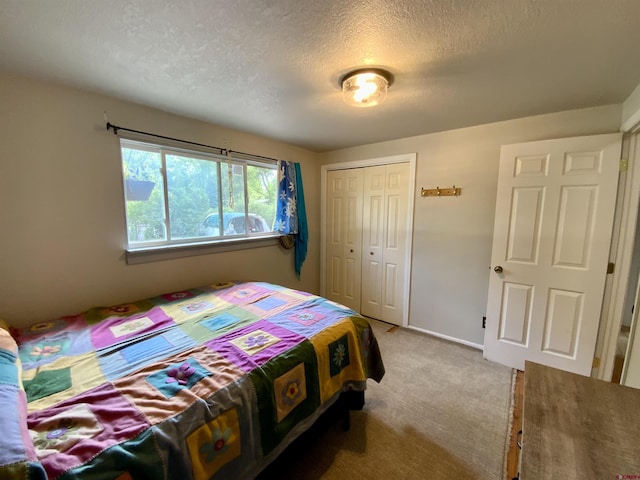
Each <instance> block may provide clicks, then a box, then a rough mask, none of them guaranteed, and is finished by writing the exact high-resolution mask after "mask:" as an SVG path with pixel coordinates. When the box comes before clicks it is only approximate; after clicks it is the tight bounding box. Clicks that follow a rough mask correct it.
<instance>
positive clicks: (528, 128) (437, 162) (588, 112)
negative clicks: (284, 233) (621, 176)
mask: <svg viewBox="0 0 640 480" xmlns="http://www.w3.org/2000/svg"><path fill="white" fill-rule="evenodd" d="M372 114H375V112H374V111H372ZM621 114H622V107H621V105H611V106H604V107H597V108H589V109H582V110H574V111H568V112H561V113H555V114H549V115H541V116H536V117H528V118H522V119H517V120H510V121H505V122H499V123H493V124H488V125H481V126H477V127H471V128H464V129H459V130H451V131H447V132H441V133H434V134H430V135H421V136H416V137H411V138H404V139H401V140H394V141H389V142H382V143H376V144H370V145H363V146H360V147H354V148H347V149H343V150H337V151H333V152H328V153H325V154H321V155H320V163H322V164H327V163H337V162H347V161H354V160H362V159H368V158H376V157H381V156H389V155H398V154H403V153H411V152H416V153H417V172H416V198H415V218H414V234H413V235H414V236H413V260H412V266H411V268H412V276H411V292H410V296H411V299H410V312H409V315H410V317H409V323H410V324H411V325H413V326H415V327H418V328H421V329H424V330H428V331H432V332H436V333H439V334H442V335H446V336H449V337H453V338H457V339H460V340H463V341H465V342H470V343H473V344H482V343H483V341H484V330H483V329H482V317H483V315H485V313H486V305H487V290H488V284H489V272H490V270H489V268H490V262H491V240H492V236H493V217H494V213H495V199H496V188H497V176H498V161H499V156H500V146H501V145H502V144H509V143H518V142H527V141H534V140H543V139H549V138H560V137H570V136H579V135H589V134H597V133H611V132H616V131H618V129H619V127H620V121H621ZM454 184H455V185H456V186H457V187H462V195H461V196H460V197H444V198H436V197H428V198H427V197H425V198H423V197H421V196H420V188H421V187H423V188H435V187H436V186H440V187H450V186H452V185H454Z"/></svg>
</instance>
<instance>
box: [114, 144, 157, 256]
mask: <svg viewBox="0 0 640 480" xmlns="http://www.w3.org/2000/svg"><path fill="white" fill-rule="evenodd" d="M122 167H123V175H124V192H125V203H126V216H127V235H128V238H129V243H130V244H135V243H148V242H156V241H166V240H167V232H166V229H165V216H164V215H165V206H164V179H163V176H162V159H161V155H160V151H159V150H153V149H141V148H127V147H123V148H122Z"/></svg>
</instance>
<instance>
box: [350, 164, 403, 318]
mask: <svg viewBox="0 0 640 480" xmlns="http://www.w3.org/2000/svg"><path fill="white" fill-rule="evenodd" d="M408 184H409V164H408V163H396V164H391V165H381V166H377V167H368V168H366V169H365V173H364V205H363V223H362V227H363V238H362V240H363V246H362V301H361V312H362V313H363V314H364V315H367V316H369V317H373V318H377V319H379V320H383V321H386V322H389V323H393V324H396V325H402V321H403V316H404V294H405V288H407V286H406V285H405V277H406V275H405V273H406V268H407V265H406V264H405V261H406V253H407V235H408V234H409V233H410V231H411V225H407V222H410V217H411V216H410V215H409V206H408V204H409V198H408V197H409V194H408V190H409V189H408V188H407V185H408Z"/></svg>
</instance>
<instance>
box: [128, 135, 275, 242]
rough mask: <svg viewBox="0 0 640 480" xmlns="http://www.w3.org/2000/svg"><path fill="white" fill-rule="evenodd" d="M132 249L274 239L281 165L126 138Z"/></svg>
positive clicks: (129, 235)
mask: <svg viewBox="0 0 640 480" xmlns="http://www.w3.org/2000/svg"><path fill="white" fill-rule="evenodd" d="M120 146H121V149H122V171H123V178H124V186H125V189H124V193H125V204H126V218H127V239H128V249H133V250H135V249H139V248H145V247H157V246H171V245H184V244H189V243H198V244H200V243H203V242H207V243H215V242H223V241H228V240H232V239H235V240H242V239H247V238H253V237H259V236H269V235H275V232H274V231H273V223H274V219H275V213H276V195H277V193H276V192H277V187H278V183H277V182H278V171H277V164H276V162H275V161H268V160H264V161H263V160H260V161H256V160H247V159H244V158H240V159H238V158H228V157H225V156H221V155H212V154H207V153H201V152H196V151H189V150H181V149H176V148H172V147H165V146H161V145H154V144H149V143H143V142H138V141H133V140H124V139H123V140H121V141H120Z"/></svg>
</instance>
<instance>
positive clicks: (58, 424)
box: [0, 282, 384, 480]
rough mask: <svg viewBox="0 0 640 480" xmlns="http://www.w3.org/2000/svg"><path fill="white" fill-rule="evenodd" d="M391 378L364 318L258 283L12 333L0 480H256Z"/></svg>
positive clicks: (1, 336)
mask: <svg viewBox="0 0 640 480" xmlns="http://www.w3.org/2000/svg"><path fill="white" fill-rule="evenodd" d="M383 375H384V365H383V362H382V358H381V356H380V351H379V348H378V344H377V341H376V338H375V336H374V334H373V331H372V329H371V327H370V324H369V323H368V321H367V320H366V319H365V318H363V317H361V316H360V315H358V314H356V313H355V312H354V311H352V310H350V309H348V308H347V307H345V306H343V305H339V304H337V303H334V302H331V301H329V300H327V299H324V298H322V297H318V296H316V295H312V294H309V293H306V292H301V291H298V290H293V289H289V288H285V287H281V286H278V285H273V284H268V283H261V282H245V283H231V282H229V283H218V284H215V285H210V286H206V287H203V288H193V289H189V290H184V291H180V292H173V293H168V294H164V295H160V296H157V297H153V298H148V299H145V300H141V301H137V302H133V303H130V304H126V305H117V306H112V307H99V308H92V309H90V310H88V311H86V312H84V313H82V314H79V315H73V316H68V317H63V318H59V319H56V320H53V321H50V322H43V323H39V324H36V325H32V326H31V327H28V328H22V329H16V328H11V327H7V326H6V325H5V326H4V328H0V409H1V412H2V414H1V415H0V478H3V479H5V478H7V479H14V478H15V479H18V478H20V479H45V478H48V479H65V480H66V479H117V480H129V479H139V478H148V479H172V478H180V479H184V480H188V479H191V478H193V479H205V478H226V479H244V478H254V477H255V476H257V475H258V474H259V473H260V472H261V471H262V470H263V469H264V467H266V466H267V465H268V464H269V463H270V462H271V461H272V460H273V459H274V458H276V456H277V455H278V454H280V453H281V452H282V451H283V450H284V449H285V448H286V447H287V446H288V445H289V444H290V443H291V442H292V441H293V440H294V439H295V438H296V437H298V436H299V435H300V434H301V433H302V432H304V431H305V430H306V429H308V428H309V427H310V426H311V425H312V424H313V422H314V421H315V420H316V419H317V418H318V417H319V416H320V415H321V414H322V413H323V412H325V411H326V410H327V409H328V408H329V407H330V406H331V405H333V404H334V403H335V402H337V401H338V400H339V399H340V398H341V395H343V396H344V395H345V394H346V392H363V391H364V390H365V388H366V381H367V379H368V378H371V379H373V380H375V381H378V382H379V381H380V380H381V379H382V377H383Z"/></svg>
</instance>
